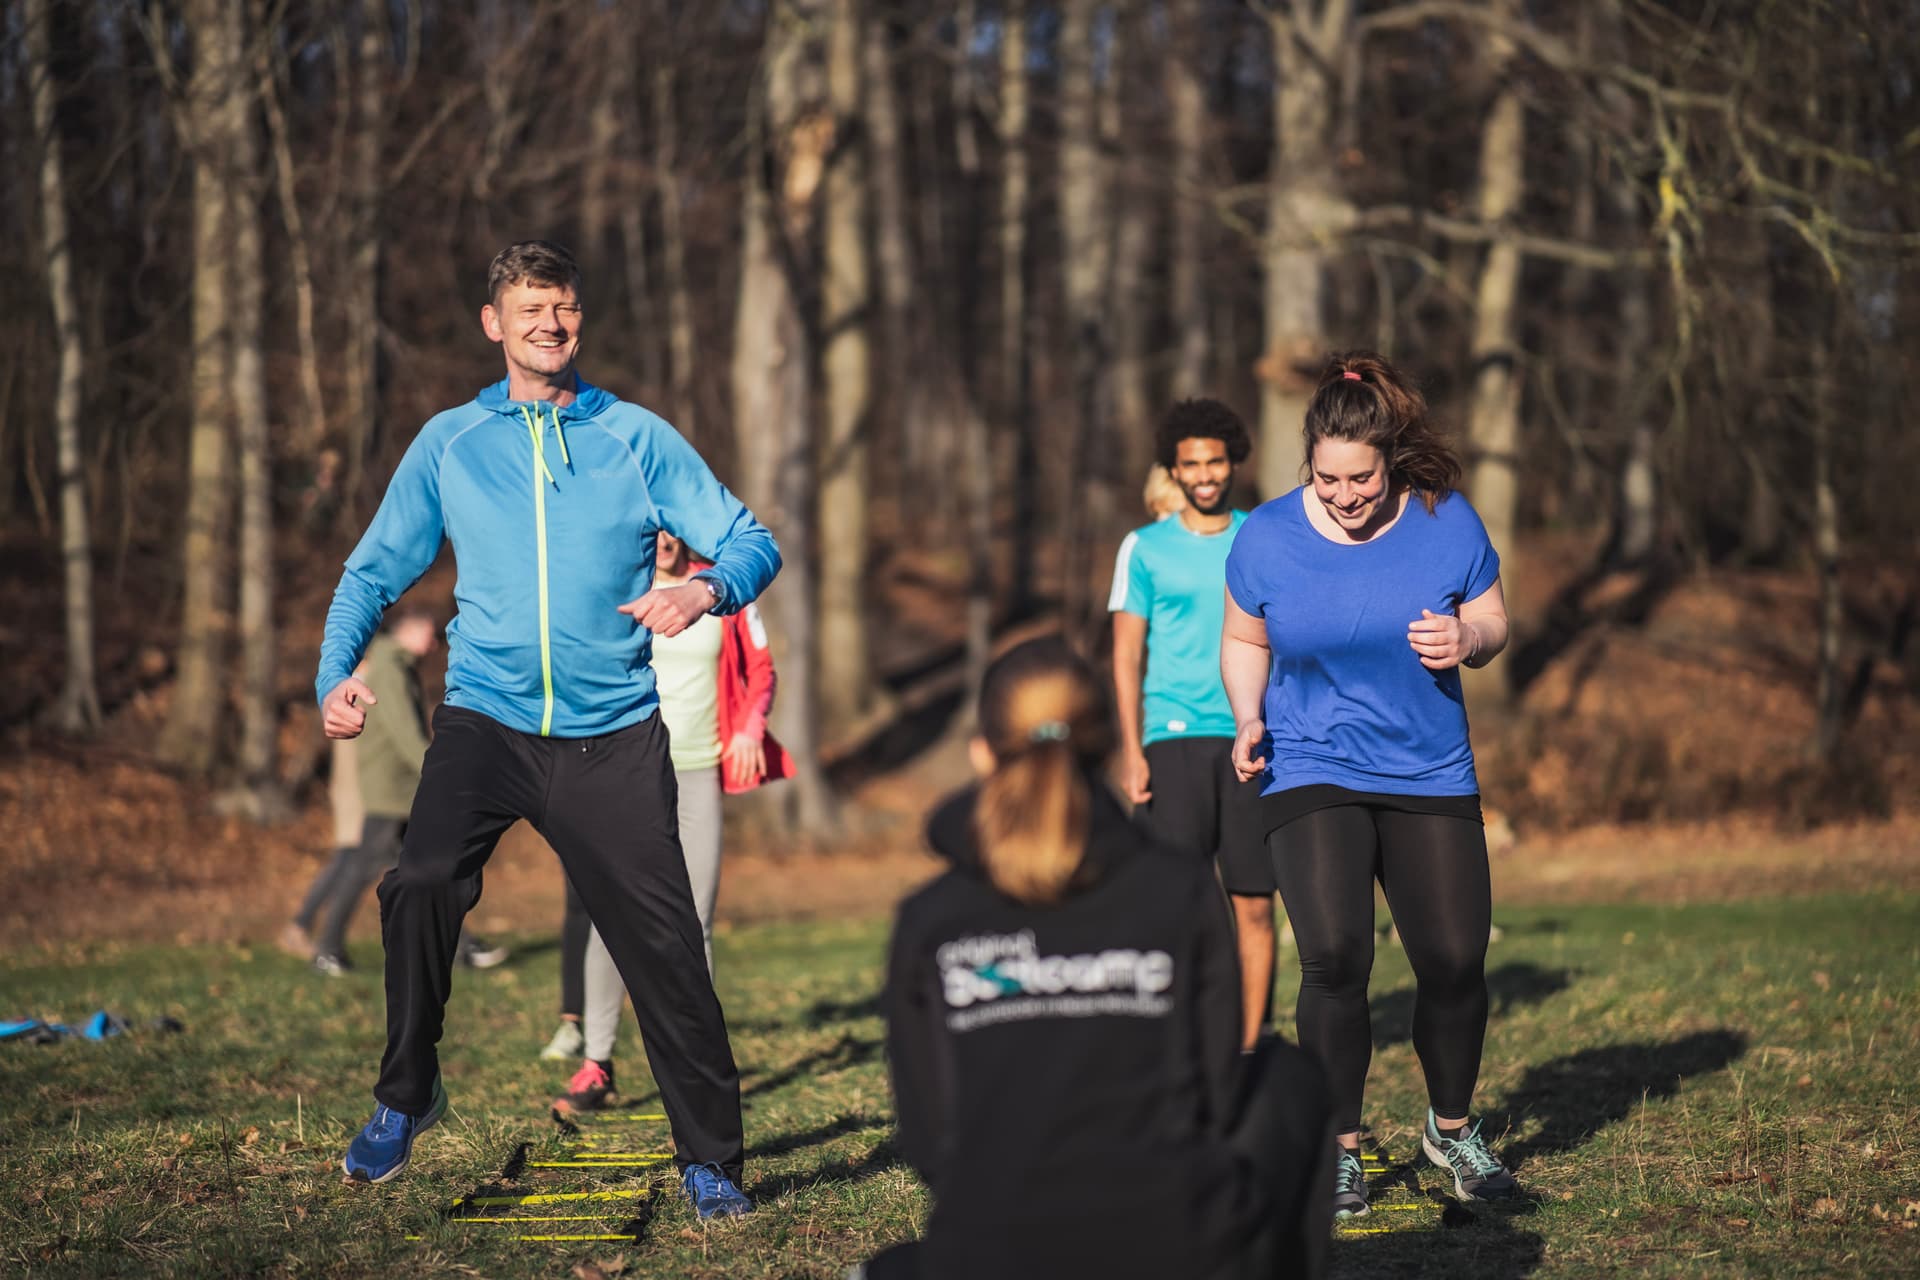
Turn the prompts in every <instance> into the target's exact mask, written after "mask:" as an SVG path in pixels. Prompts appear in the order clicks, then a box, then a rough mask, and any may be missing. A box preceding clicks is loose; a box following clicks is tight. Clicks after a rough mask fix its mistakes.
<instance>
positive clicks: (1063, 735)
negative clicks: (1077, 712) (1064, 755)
mask: <svg viewBox="0 0 1920 1280" xmlns="http://www.w3.org/2000/svg"><path fill="white" fill-rule="evenodd" d="M1066 740H1067V722H1066V721H1065V720H1042V721H1041V722H1040V723H1039V724H1037V725H1035V726H1033V728H1031V729H1029V730H1028V731H1027V741H1028V742H1065V741H1066Z"/></svg>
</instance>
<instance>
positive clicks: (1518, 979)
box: [1367, 960, 1580, 1049]
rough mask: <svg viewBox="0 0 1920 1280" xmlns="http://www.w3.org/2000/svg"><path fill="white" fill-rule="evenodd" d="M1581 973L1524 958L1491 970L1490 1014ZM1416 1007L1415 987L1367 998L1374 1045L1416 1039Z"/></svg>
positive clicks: (1533, 999) (1542, 995)
mask: <svg viewBox="0 0 1920 1280" xmlns="http://www.w3.org/2000/svg"><path fill="white" fill-rule="evenodd" d="M1579 976H1580V974H1579V971H1578V970H1575V969H1543V968H1541V967H1540V966H1539V965H1537V964H1529V963H1527V962H1526V961H1524V960H1522V961H1517V962H1515V963H1513V964H1503V965H1501V966H1500V967H1499V968H1498V969H1492V970H1489V971H1488V973H1487V1013H1488V1016H1489V1017H1494V1018H1497V1017H1500V1016H1501V1015H1502V1014H1506V1013H1510V1012H1512V1011H1513V1010H1515V1009H1520V1008H1524V1007H1525V1006H1527V1005H1534V1004H1540V1003H1542V1002H1543V1001H1546V1000H1549V999H1551V998H1552V997H1554V996H1557V995H1559V994H1560V993H1561V992H1562V991H1565V990H1566V989H1567V988H1568V987H1570V986H1572V985H1573V980H1574V979H1575V978H1577V977H1579ZM1413 1006H1414V988H1412V987H1400V988H1397V989H1396V990H1393V991H1388V992H1386V993H1385V994H1383V995H1379V996H1374V997H1371V998H1370V999H1369V1000H1368V1001H1367V1008H1368V1011H1369V1013H1370V1014H1371V1016H1372V1019H1373V1043H1374V1047H1375V1048H1380V1049H1384V1048H1386V1047H1387V1046H1388V1045H1395V1044H1405V1043H1406V1042H1407V1041H1408V1040H1411V1039H1412V1038H1413Z"/></svg>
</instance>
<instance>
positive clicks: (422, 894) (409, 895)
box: [380, 858, 473, 903]
mask: <svg viewBox="0 0 1920 1280" xmlns="http://www.w3.org/2000/svg"><path fill="white" fill-rule="evenodd" d="M472 892H473V881H472V880H471V879H470V878H469V877H466V876H459V875H454V874H453V873H452V872H451V871H450V870H449V869H447V868H445V867H436V866H433V865H431V864H423V863H418V862H409V861H407V860H406V859H405V858H402V859H401V860H400V863H399V865H398V866H395V867H392V868H391V869H389V870H388V872H387V874H386V875H385V876H383V877H381V880H380V901H381V902H383V903H384V902H387V901H389V900H394V901H413V900H420V901H433V900H437V899H440V898H460V897H463V896H467V895H471V894H472Z"/></svg>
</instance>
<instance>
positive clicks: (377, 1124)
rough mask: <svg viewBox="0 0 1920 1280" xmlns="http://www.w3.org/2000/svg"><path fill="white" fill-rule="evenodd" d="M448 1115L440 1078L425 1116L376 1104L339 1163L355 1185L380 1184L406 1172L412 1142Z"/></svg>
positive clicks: (436, 1078)
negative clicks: (369, 1118) (361, 1183)
mask: <svg viewBox="0 0 1920 1280" xmlns="http://www.w3.org/2000/svg"><path fill="white" fill-rule="evenodd" d="M445 1114H447V1091H446V1089H445V1088H443V1087H442V1086H441V1084H440V1078H439V1077H438V1076H435V1077H434V1080H433V1101H432V1103H431V1104H429V1105H428V1107H427V1114H425V1115H424V1116H410V1115H406V1114H403V1113H402V1112H399V1111H395V1110H394V1109H393V1108H392V1107H389V1106H385V1105H376V1106H375V1107H374V1109H373V1119H371V1120H369V1121H367V1127H366V1128H364V1129H362V1130H361V1131H360V1136H359V1137H357V1138H355V1139H354V1140H353V1142H352V1143H351V1144H350V1145H349V1146H348V1147H347V1155H346V1158H345V1159H344V1160H342V1161H341V1162H340V1167H341V1168H342V1169H345V1170H346V1172H347V1177H348V1178H349V1179H351V1180H352V1181H354V1182H367V1183H380V1182H386V1181H388V1180H389V1179H392V1178H397V1177H399V1176H400V1175H401V1174H402V1173H405V1172H406V1169H407V1162H408V1161H409V1160H411V1159H412V1158H413V1140H414V1139H415V1138H417V1137H419V1136H420V1135H421V1134H423V1133H425V1132H426V1131H427V1130H429V1129H431V1128H433V1126H435V1125H436V1124H439V1123H440V1117H441V1116H444V1115H445Z"/></svg>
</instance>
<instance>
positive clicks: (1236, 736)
mask: <svg viewBox="0 0 1920 1280" xmlns="http://www.w3.org/2000/svg"><path fill="white" fill-rule="evenodd" d="M1266 745H1267V726H1266V722H1265V721H1262V720H1246V721H1242V722H1241V724H1240V727H1239V728H1238V729H1235V730H1234V731H1233V773H1234V776H1235V777H1237V778H1239V779H1240V781H1242V782H1252V781H1253V780H1254V779H1255V778H1257V777H1259V776H1260V775H1261V774H1262V773H1264V772H1266V768H1267V758H1266V757H1265V756H1264V755H1260V756H1256V755H1255V754H1253V753H1254V752H1256V751H1258V750H1260V749H1261V748H1262V747H1264V746H1266Z"/></svg>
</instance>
